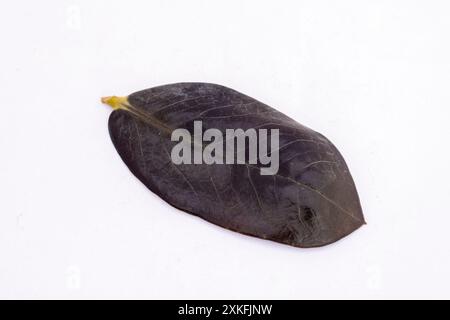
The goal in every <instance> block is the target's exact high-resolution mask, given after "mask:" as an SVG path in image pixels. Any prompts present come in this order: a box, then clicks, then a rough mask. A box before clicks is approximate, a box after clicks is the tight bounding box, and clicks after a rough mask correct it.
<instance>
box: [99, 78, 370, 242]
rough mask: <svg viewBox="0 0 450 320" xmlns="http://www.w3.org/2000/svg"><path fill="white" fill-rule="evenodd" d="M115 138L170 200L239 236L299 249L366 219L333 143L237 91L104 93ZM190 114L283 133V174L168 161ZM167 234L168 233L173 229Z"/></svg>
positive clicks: (135, 167) (169, 88) (207, 122)
mask: <svg viewBox="0 0 450 320" xmlns="http://www.w3.org/2000/svg"><path fill="white" fill-rule="evenodd" d="M103 101H104V102H106V103H108V104H110V105H111V106H113V108H114V109H115V110H114V111H113V113H112V114H111V116H110V118H109V132H110V135H111V139H112V141H113V143H114V146H115V147H116V149H117V151H118V153H119V154H120V156H121V158H122V159H123V161H124V162H125V164H126V165H127V166H128V167H129V169H130V170H131V172H132V173H133V174H134V175H135V176H136V177H137V178H138V179H139V180H140V181H142V183H144V184H145V185H146V186H147V187H148V188H149V189H150V190H151V191H153V192H154V193H156V194H157V195H159V196H160V197H161V198H162V199H164V200H165V201H167V202H168V203H169V204H171V205H172V206H174V207H176V208H178V209H181V210H183V211H186V212H188V213H191V214H193V215H196V216H199V217H201V218H203V219H205V220H207V221H209V222H212V223H214V224H217V225H219V226H222V227H224V228H227V229H230V230H233V231H237V232H240V233H243V234H247V235H251V236H255V237H259V238H263V239H268V240H273V241H277V242H281V243H285V244H289V245H292V246H296V247H318V246H323V245H327V244H330V243H332V242H335V241H337V240H339V239H341V238H342V237H345V236H346V235H348V234H350V233H351V232H353V231H354V230H356V229H357V228H359V227H360V226H361V225H363V224H364V223H365V222H364V217H363V214H362V210H361V205H360V202H359V198H358V194H357V192H356V188H355V185H354V182H353V179H352V177H351V175H350V172H349V170H348V168H347V165H346V164H345V161H344V159H343V158H342V156H341V155H340V153H339V151H338V150H337V149H336V147H335V146H334V145H333V144H332V143H331V142H330V141H329V140H328V139H326V138H325V137H324V136H322V135H321V134H319V133H317V132H315V131H313V130H311V129H309V128H307V127H305V126H303V125H301V124H299V123H298V122H296V121H294V120H293V119H291V118H289V117H287V116H286V115H284V114H283V113H281V112H279V111H277V110H275V109H273V108H271V107H269V106H267V105H265V104H263V103H261V102H259V101H257V100H255V99H253V98H251V97H248V96H246V95H244V94H241V93H239V92H237V91H235V90H232V89H229V88H226V87H223V86H220V85H215V84H208V83H178V84H171V85H165V86H159V87H155V88H151V89H147V90H143V91H139V92H136V93H133V94H131V95H130V96H128V97H126V98H118V97H108V98H104V100H103ZM194 120H201V121H202V122H203V130H206V129H208V128H217V129H219V130H220V131H222V132H225V130H226V129H238V128H241V129H243V130H247V129H249V128H255V129H258V128H264V129H279V140H280V148H279V157H280V165H279V170H278V172H277V173H276V174H275V175H261V174H260V168H261V167H262V165H261V164H249V163H246V164H226V165H224V164H212V165H207V164H180V165H176V164H174V163H173V162H172V161H171V157H170V154H171V150H172V147H173V146H174V145H176V144H177V142H174V141H171V133H172V131H173V130H174V129H177V128H186V129H188V130H189V131H190V132H191V133H193V122H194ZM168 232H170V231H169V230H168Z"/></svg>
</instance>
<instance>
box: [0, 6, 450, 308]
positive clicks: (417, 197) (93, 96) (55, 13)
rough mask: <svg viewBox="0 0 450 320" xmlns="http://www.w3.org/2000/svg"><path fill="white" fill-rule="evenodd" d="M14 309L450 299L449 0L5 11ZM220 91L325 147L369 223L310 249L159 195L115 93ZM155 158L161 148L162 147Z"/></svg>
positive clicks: (0, 238)
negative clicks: (118, 134)
mask: <svg viewBox="0 0 450 320" xmlns="http://www.w3.org/2000/svg"><path fill="white" fill-rule="evenodd" d="M0 12H1V13H0V39H1V51H0V57H1V59H0V70H1V71H0V102H1V110H2V113H1V121H0V150H1V151H0V152H1V154H0V297H1V298H181V299H183V298H193V299H196V298H212V299H215V298H268V299H270V298H295V299H300V298H450V249H449V245H450V230H449V228H450V210H449V207H450V205H449V203H448V200H449V197H450V188H449V186H448V182H449V180H450V174H449V169H448V166H449V163H450V153H449V150H448V146H449V143H448V138H449V137H450V130H449V128H448V121H449V119H450V112H449V107H450V90H449V87H450V63H449V57H450V19H449V16H450V3H449V2H448V1H392V0H389V1H360V0H355V1H261V0H255V1H230V0H227V1H206V0H205V1H195V0H194V1H192V0H191V1H162V0H161V1H139V2H138V1H106V0H105V1H93V0H89V1H88V0H86V1H81V0H73V1H60V0H58V1H56V0H55V1H49V0H46V1H9V2H8V3H6V2H2V5H1V10H0ZM181 81H202V82H214V83H219V84H223V85H226V86H229V87H232V88H234V89H237V90H239V91H241V92H243V93H245V94H248V95H250V96H252V97H254V98H256V99H258V100H260V101H262V102H265V103H267V104H269V105H271V106H273V107H276V108H277V109H278V110H280V111H282V112H284V113H286V114H288V115H289V116H291V117H293V118H294V119H296V120H298V121H299V122H300V123H303V124H305V125H307V126H309V127H311V128H313V129H315V130H317V131H319V132H321V133H323V134H324V135H326V136H327V137H328V138H329V139H331V140H332V141H333V142H334V143H335V144H336V145H337V147H338V148H339V149H340V150H341V152H342V154H343V155H344V157H345V159H346V161H347V163H348V165H349V167H350V169H351V172H352V174H353V177H354V180H355V183H356V185H357V187H358V191H359V194H360V197H361V203H362V206H363V209H364V213H365V217H366V220H367V222H368V224H367V225H366V226H363V227H362V228H361V229H359V230H357V231H356V232H354V233H353V234H351V235H350V236H348V237H346V238H345V239H343V240H341V241H339V242H337V243H335V244H333V245H329V246H326V247H323V248H318V249H309V250H304V249H303V250H302V249H298V248H292V247H288V246H285V245H281V244H276V243H272V242H269V241H263V240H258V239H255V238H251V237H246V236H243V235H239V234H236V233H233V232H230V231H227V230H225V229H221V228H219V227H216V226H214V225H212V224H209V223H207V222H204V221H203V220H200V219H198V218H195V217H193V216H190V215H188V214H185V213H183V212H181V211H178V210H176V209H174V208H172V207H171V206H169V205H168V204H166V203H165V202H163V201H162V200H160V199H159V198H158V197H157V196H156V195H154V194H152V193H151V192H150V191H148V190H147V189H146V188H145V187H144V186H143V185H142V184H141V183H140V182H139V181H138V180H137V179H136V178H135V177H134V176H133V175H132V174H131V173H130V172H129V171H128V169H127V168H126V166H125V165H124V164H123V163H122V161H121V160H120V158H119V156H118V154H117V152H116V151H115V149H114V147H113V146H112V143H111V141H110V138H109V134H108V130H107V119H108V116H109V114H110V112H111V110H110V109H109V108H108V107H106V106H104V105H102V104H100V102H99V99H100V97H101V96H105V95H112V94H116V95H127V94H129V93H132V92H134V91H137V90H141V89H145V88H148V87H152V86H156V85H162V84H167V83H173V82H181ZM155 152H158V150H155Z"/></svg>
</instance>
